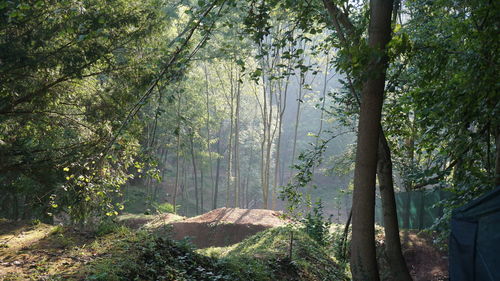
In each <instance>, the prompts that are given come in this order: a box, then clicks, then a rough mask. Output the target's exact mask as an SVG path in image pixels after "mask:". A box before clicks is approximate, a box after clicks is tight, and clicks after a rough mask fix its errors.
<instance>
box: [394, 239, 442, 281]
mask: <svg viewBox="0 0 500 281" xmlns="http://www.w3.org/2000/svg"><path fill="white" fill-rule="evenodd" d="M402 239H403V240H404V242H403V245H402V247H403V255H404V257H405V260H406V263H407V264H408V267H409V268H408V269H409V270H410V274H411V275H412V277H413V278H414V280H415V281H442V280H448V253H446V252H445V251H442V250H439V249H438V248H437V247H436V245H434V244H433V243H432V241H433V240H434V237H432V234H428V233H424V232H420V233H418V232H416V231H413V232H411V231H408V232H406V233H405V234H404V235H403V236H402Z"/></svg>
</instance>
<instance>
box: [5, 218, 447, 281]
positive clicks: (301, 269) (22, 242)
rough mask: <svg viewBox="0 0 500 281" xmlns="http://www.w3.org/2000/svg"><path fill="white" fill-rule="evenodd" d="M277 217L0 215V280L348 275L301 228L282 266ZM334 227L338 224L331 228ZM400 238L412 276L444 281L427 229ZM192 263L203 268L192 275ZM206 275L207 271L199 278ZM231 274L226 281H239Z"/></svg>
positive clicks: (443, 262)
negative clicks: (81, 221)
mask: <svg viewBox="0 0 500 281" xmlns="http://www.w3.org/2000/svg"><path fill="white" fill-rule="evenodd" d="M280 215H281V214H280V213H279V212H275V211H270V210H245V209H227V208H221V209H217V210H214V211H211V212H208V213H206V214H203V215H200V216H197V217H193V218H184V217H181V216H177V215H173V214H163V215H157V216H152V215H132V214H126V215H122V216H119V217H118V219H117V221H119V223H118V224H116V223H115V224H109V223H108V224H102V225H100V226H98V227H97V228H96V229H95V230H94V231H91V232H90V231H79V230H76V229H73V228H70V227H61V226H52V225H46V224H40V223H38V224H37V223H35V224H34V223H26V222H9V221H6V220H3V221H1V220H0V280H67V279H72V280H82V279H87V280H113V278H111V277H110V276H115V275H116V276H122V277H123V276H124V274H125V275H126V276H133V274H139V273H140V274H146V273H147V272H149V271H144V269H141V267H151V266H153V267H154V268H152V269H150V271H151V272H155V273H147V274H153V275H154V276H156V275H155V274H160V273H159V272H158V270H160V269H158V268H156V267H155V266H158V267H159V266H161V267H159V268H161V270H160V271H161V272H163V273H162V274H173V275H172V276H180V275H182V274H185V275H186V274H187V275H186V279H187V280H193V279H189V278H193V277H194V276H197V275H196V274H202V275H199V276H201V277H200V278H199V279H194V280H224V279H213V278H215V276H226V277H227V276H233V275H234V274H236V273H235V272H237V274H240V273H241V274H243V275H242V276H243V277H242V279H241V280H250V279H245V278H248V276H254V277H253V278H254V279H251V280H280V279H279V278H286V279H288V280H321V279H320V278H322V277H321V276H329V275H332V274H333V275H332V276H334V275H335V276H336V277H335V278H334V279H330V278H327V279H325V280H347V279H348V277H347V276H348V275H349V273H348V270H347V268H348V267H346V266H345V265H343V266H340V265H339V264H340V263H339V262H337V261H336V260H335V258H334V257H333V256H332V255H331V253H328V250H322V249H323V248H322V247H320V246H318V245H317V244H315V242H314V241H312V240H311V239H310V238H308V237H306V236H307V235H304V233H303V232H301V231H299V232H297V233H296V234H294V238H293V239H294V244H297V245H294V248H293V256H292V257H293V260H294V262H293V263H290V260H289V244H290V242H289V240H290V229H289V228H287V227H283V226H284V225H285V222H284V221H283V220H282V219H281V218H280ZM125 226H126V227H125ZM341 228H342V227H341V226H340V225H339V226H337V227H336V228H333V229H334V231H339V230H340V229H341ZM134 229H135V230H134ZM266 229H267V230H266ZM145 230H146V231H145ZM263 230H264V231H263ZM377 230H378V231H377V233H378V235H377V245H378V251H379V254H380V255H379V256H382V257H383V256H385V255H384V253H383V251H384V245H383V229H382V228H378V229H377ZM151 233H155V235H154V236H153V235H152V234H151ZM256 233H257V235H254V234H256ZM200 234H201V235H200ZM186 236H189V237H191V238H190V239H188V240H190V241H191V243H193V244H194V245H196V246H197V248H199V250H197V251H196V252H193V249H191V248H190V246H186V245H189V244H190V242H187V240H182V241H181V243H180V244H179V245H178V244H175V243H177V242H175V243H174V242H171V240H169V239H167V238H165V237H172V238H175V239H182V238H185V237H186ZM154 237H160V238H161V239H160V240H157V238H154ZM402 238H403V240H404V243H403V252H404V256H405V258H406V260H407V262H408V264H409V267H410V270H411V273H412V276H413V277H414V279H415V280H417V281H419V280H422V281H423V280H425V281H438V280H447V259H446V253H445V252H443V251H440V250H438V249H437V247H435V246H434V244H433V243H432V241H433V239H434V237H432V235H431V234H428V233H417V232H415V231H407V232H402ZM295 240H297V241H298V242H296V243H295ZM172 243H173V244H172ZM186 243H187V244H186ZM183 245H184V246H183ZM171 248H175V249H176V250H175V251H173V250H172V249H171ZM165 249H169V250H168V251H167V250H165ZM148 251H153V252H155V259H158V257H157V255H156V253H159V252H162V251H167V252H168V253H171V252H177V253H178V254H177V256H168V255H167V256H168V257H167V258H166V259H171V260H168V261H165V260H163V259H164V257H163V256H162V257H160V260H159V261H158V262H157V263H153V265H151V262H150V261H149V260H150V259H151V258H144V257H149V255H150V254H151V253H149V252H148ZM169 255H171V254H169ZM179 256H180V257H183V258H182V259H181V262H183V263H181V264H178V265H177V266H176V268H181V269H182V270H180V269H179V270H180V271H179V272H180V273H179V272H177V271H176V270H178V269H176V268H173V267H169V268H167V269H168V270H170V271H168V270H167V269H165V266H164V265H163V266H162V264H163V263H165V262H167V264H175V263H177V262H178V261H179ZM141 257H142V258H141ZM207 257H208V258H207ZM140 261H142V263H141V262H140ZM379 262H380V266H381V269H382V270H381V274H382V278H383V279H384V280H390V279H389V277H388V276H387V274H386V272H387V271H386V270H384V269H387V268H388V267H389V265H388V264H387V262H386V261H385V260H384V259H381V260H380V261H379ZM117 263H118V264H123V266H122V269H120V270H121V271H120V270H118V268H117V267H116V266H114V265H115V264H117ZM141 264H142V265H141ZM194 265H196V266H194ZM311 265H314V266H311ZM242 266H243V268H242ZM198 267H199V268H202V269H203V268H204V269H203V270H202V271H201V272H198V271H199V270H198V269H197V268H198ZM165 270H167V271H168V272H166V273H165V272H164V271H165ZM329 270H333V271H331V272H330V271H329ZM124 272H125V273H124ZM134 272H135V273H134ZM137 272H139V273H137ZM209 272H210V274H212V275H210V274H209V275H206V276H205V275H203V274H208V273H209ZM127 274H128V275H127ZM193 274H194V275H193ZM237 274H236V275H237ZM236 275H235V276H236ZM84 276H85V278H84ZM89 276H90V277H91V278H88V277H89ZM203 276H205V277H206V278H205V277H203ZM207 276H208V277H207ZM210 276H211V277H210ZM235 276H233V277H231V278H232V279H228V280H240V279H238V277H237V276H236V277H235ZM277 276H278V277H277ZM143 277H144V276H143ZM144 278H145V277H144ZM221 278H222V277H221ZM276 278H278V279H276ZM166 280H175V279H168V278H167V279H166ZM179 280H183V279H182V278H180V279H179Z"/></svg>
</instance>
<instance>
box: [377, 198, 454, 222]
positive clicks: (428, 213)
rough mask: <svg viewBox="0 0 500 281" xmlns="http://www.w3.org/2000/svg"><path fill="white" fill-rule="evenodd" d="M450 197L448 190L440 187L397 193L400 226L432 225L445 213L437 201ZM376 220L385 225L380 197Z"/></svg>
mask: <svg viewBox="0 0 500 281" xmlns="http://www.w3.org/2000/svg"><path fill="white" fill-rule="evenodd" d="M448 197H449V194H448V193H447V192H445V191H443V190H439V189H436V190H418V191H410V192H398V193H396V207H397V212H398V222H399V227H400V228H405V229H426V228H429V227H431V226H432V225H433V224H434V222H436V220H437V219H438V218H439V217H441V215H442V214H443V207H440V206H435V205H436V203H438V202H439V201H441V200H443V199H446V198H448ZM375 221H376V222H377V223H378V224H380V225H382V226H383V225H384V222H383V213H382V204H381V201H380V198H377V201H376V208H375Z"/></svg>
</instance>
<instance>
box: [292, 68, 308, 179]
mask: <svg viewBox="0 0 500 281" xmlns="http://www.w3.org/2000/svg"><path fill="white" fill-rule="evenodd" d="M304 80H305V77H304V74H303V73H300V81H299V92H298V94H297V111H296V112H295V127H294V133H293V146H292V161H291V163H292V165H291V166H290V169H291V170H293V169H294V168H293V165H294V163H295V152H296V150H297V133H298V131H299V122H300V107H301V105H302V92H303V91H302V87H303V85H304ZM292 174H293V173H292V172H290V178H291V175H292Z"/></svg>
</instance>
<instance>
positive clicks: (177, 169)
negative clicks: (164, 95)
mask: <svg viewBox="0 0 500 281" xmlns="http://www.w3.org/2000/svg"><path fill="white" fill-rule="evenodd" d="M177 102H178V104H177V158H176V159H177V163H176V168H175V185H174V196H173V198H172V205H173V208H174V214H175V213H176V212H177V205H176V204H177V202H176V201H177V190H179V163H180V151H181V129H180V128H181V124H180V123H181V121H180V120H181V119H180V114H181V112H180V111H181V97H180V96H179V100H178V101H177ZM183 203H184V202H183Z"/></svg>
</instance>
